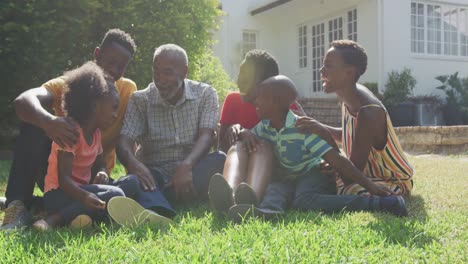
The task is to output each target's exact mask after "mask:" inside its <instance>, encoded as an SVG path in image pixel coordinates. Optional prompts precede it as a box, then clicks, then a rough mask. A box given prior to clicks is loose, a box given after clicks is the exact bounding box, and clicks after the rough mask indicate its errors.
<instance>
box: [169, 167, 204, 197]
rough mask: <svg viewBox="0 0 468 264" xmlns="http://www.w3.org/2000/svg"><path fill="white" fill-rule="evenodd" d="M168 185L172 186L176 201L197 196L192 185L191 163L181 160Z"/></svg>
mask: <svg viewBox="0 0 468 264" xmlns="http://www.w3.org/2000/svg"><path fill="white" fill-rule="evenodd" d="M168 187H173V188H174V191H175V195H176V199H177V200H178V201H189V200H190V199H193V198H194V197H196V196H197V191H196V190H195V186H194V185H193V176H192V165H190V164H187V163H185V162H182V163H181V164H180V165H179V166H178V167H177V169H176V171H175V174H174V176H172V182H170V183H169V185H168Z"/></svg>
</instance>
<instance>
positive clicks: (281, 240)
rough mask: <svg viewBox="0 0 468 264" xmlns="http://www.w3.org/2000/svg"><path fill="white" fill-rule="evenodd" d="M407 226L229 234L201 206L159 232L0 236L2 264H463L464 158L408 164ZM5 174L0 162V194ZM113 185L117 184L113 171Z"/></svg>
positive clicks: (377, 223)
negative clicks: (411, 175)
mask: <svg viewBox="0 0 468 264" xmlns="http://www.w3.org/2000/svg"><path fill="white" fill-rule="evenodd" d="M410 159H411V161H412V162H413V164H414V165H415V169H416V176H415V178H414V180H415V189H414V192H413V195H412V196H411V197H410V198H409V199H408V208H409V211H410V216H409V217H407V218H397V217H393V216H390V215H387V214H380V213H367V212H361V213H341V214H335V215H326V214H320V213H315V212H312V213H298V212H291V213H288V214H287V215H286V216H285V217H284V218H281V219H280V220H279V221H277V222H264V221H260V220H250V221H248V222H247V223H244V224H243V225H234V224H232V223H231V222H230V221H229V220H228V219H227V218H226V217H225V216H219V215H215V214H213V213H212V212H211V211H210V210H209V208H208V207H207V206H206V204H196V205H195V206H194V207H193V209H192V210H190V211H189V210H188V209H187V207H180V206H179V207H178V209H179V215H178V216H177V217H176V219H175V224H174V225H173V226H171V227H170V228H169V229H167V230H159V229H158V228H157V227H154V226H153V227H152V226H142V227H139V228H136V229H127V228H119V227H116V226H114V225H112V224H108V225H99V226H97V227H96V228H94V229H92V230H88V231H82V232H80V231H72V230H69V229H66V228H63V229H59V230H57V231H53V232H50V233H47V234H41V233H37V232H34V231H30V230H26V231H23V232H14V233H11V234H6V233H0V247H1V248H2V249H8V250H2V253H0V259H1V260H2V262H15V263H29V262H31V261H32V260H34V262H53V263H62V262H78V261H79V262H80V263H95V262H112V263H154V262H164V263H187V262H190V263H263V262H267V263H271V262H273V263H298V262H302V263H316V262H320V263H337V262H338V263H383V262H387V263H414V262H423V263H467V262H468V258H467V253H466V245H467V242H468V230H467V229H468V228H467V227H468V225H467V221H466V219H468V205H467V203H466V200H464V199H463V198H464V197H467V195H468V191H467V186H468V178H467V176H466V175H467V174H466V172H467V169H468V156H458V157H442V156H412V157H411V158H410ZM8 168H9V164H8V163H6V162H0V188H2V189H1V190H2V191H4V185H5V181H6V178H7V174H8ZM117 169H118V172H117V173H114V175H113V176H114V177H116V176H121V175H123V174H124V169H123V167H121V166H118V168H117Z"/></svg>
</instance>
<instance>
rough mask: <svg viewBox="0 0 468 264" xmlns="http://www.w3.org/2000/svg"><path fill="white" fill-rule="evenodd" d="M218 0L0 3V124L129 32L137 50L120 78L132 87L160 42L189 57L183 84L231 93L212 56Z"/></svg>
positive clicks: (147, 74)
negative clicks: (29, 94) (18, 102)
mask: <svg viewBox="0 0 468 264" xmlns="http://www.w3.org/2000/svg"><path fill="white" fill-rule="evenodd" d="M218 5H219V3H218V1H217V0H197V1H193V0H192V1H189V0H158V1H155V0H133V1H124V0H49V1H44V0H21V1H12V0H5V1H0V38H1V39H2V45H1V46H0V61H1V63H0V78H1V80H2V81H3V88H2V89H3V91H2V96H1V97H0V118H1V119H0V120H1V121H0V126H11V125H12V124H13V123H14V122H15V120H16V117H15V114H14V111H13V108H12V105H11V103H12V101H13V99H14V98H15V97H16V96H17V95H18V94H20V93H21V92H23V91H25V90H27V89H30V88H32V87H38V86H40V85H41V84H42V83H44V82H45V81H47V80H49V79H51V78H54V77H56V76H59V75H61V74H62V73H63V72H64V71H65V70H69V69H71V68H74V67H77V66H79V65H80V64H82V63H83V62H85V61H87V60H92V59H93V51H94V48H95V47H96V46H97V45H99V43H100V41H101V40H102V37H103V36H104V34H105V32H106V31H107V30H108V29H110V28H120V29H122V30H124V31H126V32H128V33H130V34H131V35H132V36H133V38H134V39H135V42H136V43H137V46H138V49H137V52H136V54H135V56H134V57H133V59H132V62H131V63H130V64H129V67H128V69H127V72H126V74H125V76H127V77H129V78H131V79H132V80H134V81H135V82H136V83H137V86H138V88H139V89H141V88H145V87H146V86H147V84H148V83H150V82H151V81H152V76H151V75H152V70H151V66H152V55H153V52H154V49H155V48H156V47H157V46H159V45H161V44H166V43H175V44H177V45H179V46H181V47H183V48H184V49H185V50H186V51H187V54H188V56H189V63H190V65H189V68H190V69H189V78H192V79H195V80H201V81H205V82H209V83H211V84H212V85H213V86H214V87H215V88H216V89H217V91H218V93H219V95H220V99H224V97H223V96H224V95H225V94H226V93H227V90H228V89H229V88H230V87H231V83H230V81H229V78H228V77H227V75H226V74H225V73H224V71H223V69H222V67H221V66H220V65H219V63H217V62H216V59H215V58H214V57H213V55H212V53H211V45H212V44H213V39H212V32H214V31H215V30H216V29H217V27H218V24H219V20H220V15H221V13H222V11H221V10H219V9H218Z"/></svg>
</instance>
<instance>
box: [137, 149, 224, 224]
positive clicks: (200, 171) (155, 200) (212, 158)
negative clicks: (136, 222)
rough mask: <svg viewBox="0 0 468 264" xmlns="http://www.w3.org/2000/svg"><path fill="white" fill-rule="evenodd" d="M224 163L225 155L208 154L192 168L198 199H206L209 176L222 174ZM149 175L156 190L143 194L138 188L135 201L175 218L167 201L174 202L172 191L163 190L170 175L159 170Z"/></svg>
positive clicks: (219, 153)
mask: <svg viewBox="0 0 468 264" xmlns="http://www.w3.org/2000/svg"><path fill="white" fill-rule="evenodd" d="M225 161H226V154H224V153H223V152H220V151H217V152H213V153H210V154H208V155H207V156H206V157H205V158H203V159H202V160H200V161H199V162H198V164H197V165H195V166H194V168H193V171H192V177H193V185H194V186H195V189H196V191H197V193H198V195H199V198H200V199H207V198H208V185H209V183H210V179H211V176H213V174H215V173H222V171H223V168H224V162H225ZM151 173H152V174H153V177H154V179H155V181H156V185H157V186H156V190H155V191H152V192H145V191H144V190H143V189H141V186H140V194H139V196H138V198H137V199H136V200H137V201H138V202H139V203H140V204H141V205H142V206H143V207H144V208H147V209H151V210H153V211H155V212H157V213H159V214H161V215H163V216H166V217H170V218H172V217H174V216H175V214H176V212H175V210H174V209H173V208H172V206H171V204H170V203H169V201H173V200H174V196H175V195H174V190H173V189H172V188H164V185H165V182H164V181H165V179H170V177H171V176H172V175H164V174H163V173H162V172H161V171H159V170H153V171H152V172H151Z"/></svg>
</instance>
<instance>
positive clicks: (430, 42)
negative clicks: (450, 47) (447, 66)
mask: <svg viewBox="0 0 468 264" xmlns="http://www.w3.org/2000/svg"><path fill="white" fill-rule="evenodd" d="M440 22H441V8H440V6H438V5H427V53H429V54H442V28H441V23H440ZM422 45H423V46H424V42H422Z"/></svg>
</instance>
